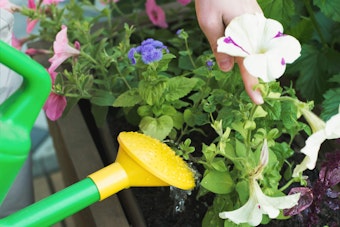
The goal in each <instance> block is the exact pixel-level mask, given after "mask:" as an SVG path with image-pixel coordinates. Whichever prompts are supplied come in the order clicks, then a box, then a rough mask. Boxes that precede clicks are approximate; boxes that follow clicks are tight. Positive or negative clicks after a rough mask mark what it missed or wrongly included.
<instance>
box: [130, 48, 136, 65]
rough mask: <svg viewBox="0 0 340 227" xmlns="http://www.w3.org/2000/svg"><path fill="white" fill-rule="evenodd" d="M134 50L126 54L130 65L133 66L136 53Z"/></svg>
mask: <svg viewBox="0 0 340 227" xmlns="http://www.w3.org/2000/svg"><path fill="white" fill-rule="evenodd" d="M136 52H137V51H136V48H131V49H130V50H129V52H128V58H129V59H130V61H131V63H132V64H133V65H135V64H136V58H135V53H136Z"/></svg>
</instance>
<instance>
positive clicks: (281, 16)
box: [258, 0, 295, 27]
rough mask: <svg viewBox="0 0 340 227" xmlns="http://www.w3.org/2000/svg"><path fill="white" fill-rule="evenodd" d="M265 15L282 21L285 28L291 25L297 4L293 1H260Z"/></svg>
mask: <svg viewBox="0 0 340 227" xmlns="http://www.w3.org/2000/svg"><path fill="white" fill-rule="evenodd" d="M258 4H259V5H260V6H261V8H262V10H263V13H264V15H265V16H266V17H267V18H272V19H275V20H278V21H280V22H281V23H282V24H283V27H288V25H290V23H291V20H292V17H293V15H294V13H295V4H294V1H293V0H258Z"/></svg>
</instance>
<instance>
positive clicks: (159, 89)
mask: <svg viewBox="0 0 340 227" xmlns="http://www.w3.org/2000/svg"><path fill="white" fill-rule="evenodd" d="M165 90H166V81H165V79H160V80H156V81H145V80H142V81H140V82H139V85H138V91H139V94H140V96H141V97H142V99H143V100H144V101H145V102H146V103H147V104H149V105H154V104H159V103H160V102H161V100H162V99H163V94H164V92H165Z"/></svg>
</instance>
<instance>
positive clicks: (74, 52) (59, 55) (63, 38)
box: [48, 25, 80, 72]
mask: <svg viewBox="0 0 340 227" xmlns="http://www.w3.org/2000/svg"><path fill="white" fill-rule="evenodd" d="M75 46H77V47H79V46H80V45H79V43H78V42H76V44H75ZM78 49H80V48H78ZM78 49H75V48H73V47H71V46H70V45H69V44H68V38H67V27H66V26H65V25H63V26H62V27H61V31H60V32H58V34H57V36H56V39H55V41H54V42H53V50H54V55H53V57H52V58H50V59H49V60H48V61H49V62H51V66H50V68H49V69H48V71H49V72H51V71H55V69H56V68H58V67H59V66H60V65H61V64H62V63H63V62H64V61H65V60H66V59H67V58H69V57H72V56H78V55H79V54H80V51H79V50H78Z"/></svg>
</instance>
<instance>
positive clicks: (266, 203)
mask: <svg viewBox="0 0 340 227" xmlns="http://www.w3.org/2000/svg"><path fill="white" fill-rule="evenodd" d="M299 198H300V193H296V194H292V195H288V196H280V197H270V196H266V195H265V194H264V193H263V192H262V190H261V188H260V186H259V184H258V183H257V180H256V179H252V180H251V181H250V196H249V199H248V201H247V202H246V203H245V204H244V205H243V206H242V207H240V208H238V209H237V210H233V211H225V212H221V213H220V214H219V216H220V218H223V219H229V220H231V221H232V222H234V223H236V224H240V223H248V224H249V225H252V226H257V225H259V224H260V223H261V221H262V215H263V214H268V216H269V217H270V218H276V217H277V216H278V215H279V213H280V209H288V208H291V207H293V206H295V205H296V204H297V203H298V201H299Z"/></svg>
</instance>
